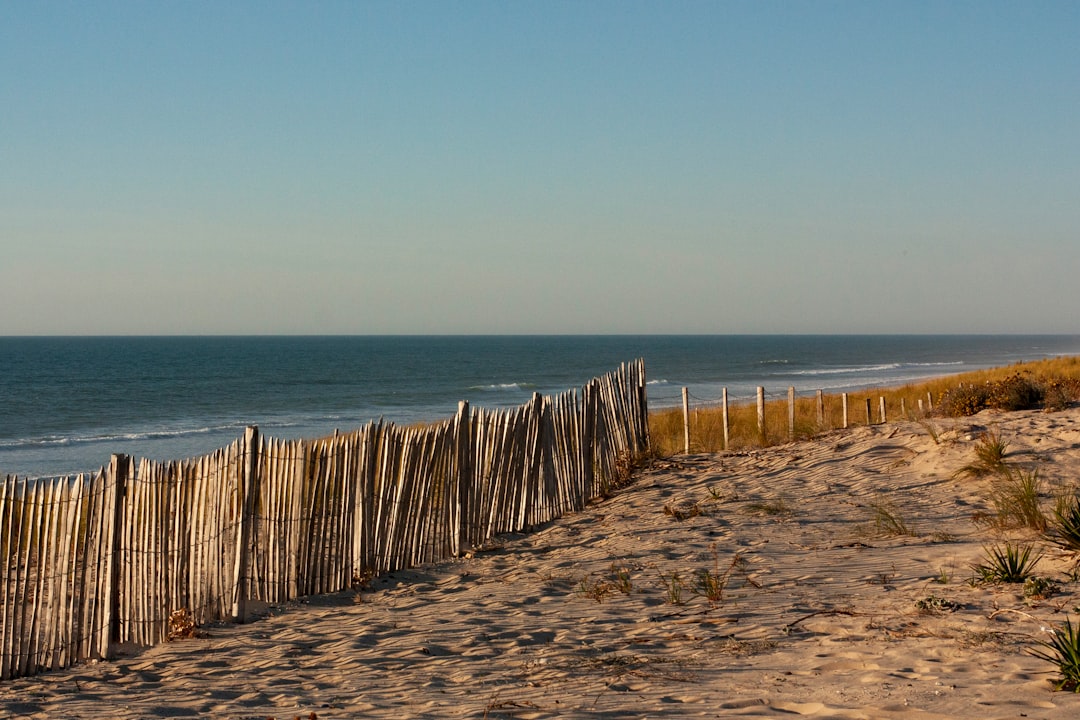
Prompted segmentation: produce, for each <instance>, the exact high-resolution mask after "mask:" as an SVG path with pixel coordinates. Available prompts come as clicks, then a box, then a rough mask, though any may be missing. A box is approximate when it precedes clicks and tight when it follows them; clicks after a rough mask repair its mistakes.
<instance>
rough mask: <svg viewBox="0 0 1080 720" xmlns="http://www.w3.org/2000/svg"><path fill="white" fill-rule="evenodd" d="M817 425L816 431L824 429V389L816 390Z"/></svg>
mask: <svg viewBox="0 0 1080 720" xmlns="http://www.w3.org/2000/svg"><path fill="white" fill-rule="evenodd" d="M817 426H818V432H821V431H822V430H824V429H825V391H823V390H818V391H817Z"/></svg>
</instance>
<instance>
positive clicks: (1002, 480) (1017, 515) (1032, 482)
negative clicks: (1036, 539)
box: [990, 468, 1047, 532]
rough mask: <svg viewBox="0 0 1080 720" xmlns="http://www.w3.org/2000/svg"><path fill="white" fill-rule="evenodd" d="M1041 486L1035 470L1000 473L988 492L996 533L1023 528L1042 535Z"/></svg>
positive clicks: (1045, 523)
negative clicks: (994, 512)
mask: <svg viewBox="0 0 1080 720" xmlns="http://www.w3.org/2000/svg"><path fill="white" fill-rule="evenodd" d="M1041 485H1042V483H1041V481H1040V480H1039V471H1038V469H1037V468H1035V469H1032V470H1021V469H1009V468H1006V469H1005V470H1003V471H1002V472H1001V473H1000V475H999V478H998V480H997V482H995V483H994V485H993V487H992V488H991V490H990V500H991V502H992V503H993V505H994V509H995V511H996V516H995V517H994V518H993V524H994V525H995V526H996V527H997V528H999V529H1006V528H1018V527H1023V528H1030V529H1032V530H1036V531H1038V532H1044V531H1045V530H1046V526H1047V520H1046V514H1045V513H1043V510H1042V502H1041V501H1040V499H1039V494H1040V490H1041Z"/></svg>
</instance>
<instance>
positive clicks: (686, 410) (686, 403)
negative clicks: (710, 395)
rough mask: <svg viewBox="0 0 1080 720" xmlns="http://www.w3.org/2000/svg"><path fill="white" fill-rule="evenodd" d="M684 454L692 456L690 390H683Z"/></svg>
mask: <svg viewBox="0 0 1080 720" xmlns="http://www.w3.org/2000/svg"><path fill="white" fill-rule="evenodd" d="M682 426H683V452H684V453H685V454H687V455H689V454H690V389H689V388H685V387H684V388H683V389H682Z"/></svg>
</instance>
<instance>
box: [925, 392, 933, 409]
mask: <svg viewBox="0 0 1080 720" xmlns="http://www.w3.org/2000/svg"><path fill="white" fill-rule="evenodd" d="M926 404H927V407H928V410H929V412H933V411H934V393H932V392H927V393H926Z"/></svg>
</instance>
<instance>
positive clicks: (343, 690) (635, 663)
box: [0, 409, 1080, 720]
mask: <svg viewBox="0 0 1080 720" xmlns="http://www.w3.org/2000/svg"><path fill="white" fill-rule="evenodd" d="M934 430H935V432H936V433H937V437H936V439H935V437H934V436H933V435H934V433H932V432H930V431H929V430H928V429H927V427H926V426H924V425H920V424H917V423H914V422H901V423H892V424H888V425H881V426H873V427H859V428H855V429H852V430H850V431H838V432H834V433H831V434H829V435H826V436H823V437H821V438H818V439H816V440H813V441H810V442H800V443H793V444H789V445H783V446H778V447H774V448H769V449H764V450H758V451H752V452H746V453H739V454H731V455H693V456H678V457H673V458H667V459H663V460H660V461H657V462H655V463H653V464H652V465H651V466H650V467H647V468H644V469H642V470H640V471H639V472H638V473H637V474H636V475H635V478H634V480H633V482H632V483H631V484H630V485H629V486H628V487H626V488H623V489H621V490H620V491H619V492H618V493H616V494H615V495H614V496H613V497H611V498H608V499H606V500H602V501H598V502H596V503H594V504H592V505H591V506H590V507H589V508H587V509H586V510H585V511H583V512H581V513H578V514H575V515H572V516H568V517H565V518H563V519H562V520H560V521H557V522H555V523H552V524H550V525H548V526H546V527H544V528H542V529H540V530H538V531H537V532H534V533H531V534H523V535H513V536H506V537H501V538H499V539H498V542H497V543H495V544H493V545H492V546H491V547H489V548H485V549H483V550H481V551H479V552H476V553H475V554H472V556H470V557H466V558H461V559H459V560H457V561H454V562H452V563H447V564H442V565H438V566H432V567H422V568H417V569H415V570H411V571H408V572H400V573H396V574H394V575H392V576H388V577H383V578H378V579H375V580H374V581H372V582H371V583H370V585H369V586H368V587H367V588H365V589H363V590H361V591H359V592H347V593H340V594H337V595H333V596H325V597H315V598H309V599H306V600H305V601H302V602H297V603H290V604H289V605H287V606H282V607H270V608H265V609H263V611H262V612H261V613H260V616H259V617H258V618H256V619H253V620H252V621H251V622H249V623H247V624H244V625H226V626H214V627H207V628H202V629H201V635H202V636H201V637H195V638H189V639H182V640H177V641H174V642H170V643H167V644H164V645H161V646H158V647H153V648H149V649H145V650H141V651H134V650H133V651H132V652H131V653H129V654H127V655H125V656H124V657H121V658H119V659H116V660H113V661H109V662H100V663H94V664H88V665H83V666H80V667H75V668H71V669H68V670H65V671H60V672H55V673H49V674H46V675H42V676H38V677H34V678H26V679H19V680H14V681H9V682H5V683H3V684H0V717H19V718H22V717H28V718H183V717H216V718H277V719H278V720H281V719H282V718H296V717H300V718H314V717H317V718H351V717H377V718H401V717H423V718H446V717H450V718H453V717H475V718H482V717H488V718H511V717H512V718H555V717H585V718H646V717H649V718H654V717H672V718H674V717H791V716H793V715H796V716H797V715H805V716H812V717H820V718H825V717H838V718H892V717H896V718H899V717H920V718H972V719H974V718H978V719H979V720H990V719H992V718H1019V717H1029V718H1074V717H1077V716H1078V715H1080V695H1074V694H1071V693H1065V692H1054V691H1053V688H1052V683H1051V680H1052V679H1053V678H1054V677H1055V676H1056V673H1055V672H1053V671H1054V668H1053V666H1051V665H1050V664H1049V663H1047V662H1046V661H1044V660H1040V659H1038V658H1035V657H1032V656H1031V655H1030V654H1029V653H1028V649H1029V648H1032V647H1034V645H1035V641H1036V640H1037V639H1040V638H1043V639H1045V638H1047V637H1048V636H1047V634H1046V631H1045V629H1046V628H1050V627H1053V626H1056V625H1058V624H1060V623H1061V622H1062V621H1063V620H1064V618H1065V617H1067V616H1070V617H1072V618H1073V619H1074V621H1075V619H1076V618H1077V617H1078V616H1080V607H1078V606H1080V591H1078V588H1080V585H1078V584H1077V583H1076V582H1073V581H1070V580H1069V579H1068V576H1067V572H1068V570H1069V568H1070V567H1071V563H1070V559H1069V558H1068V557H1066V556H1065V555H1064V554H1063V553H1062V552H1061V551H1059V550H1057V549H1056V548H1055V547H1054V546H1053V545H1051V544H1049V543H1046V542H1045V541H1042V540H1041V539H1040V538H1039V536H1038V535H1037V534H1035V533H1034V532H1033V531H1030V530H1016V529H1014V530H1000V529H995V528H994V527H993V526H992V525H991V524H989V523H987V522H977V521H976V519H978V518H979V517H986V515H987V514H988V513H991V512H992V511H993V508H992V503H991V499H990V492H989V491H990V484H991V482H993V481H992V480H991V479H990V478H969V477H962V478H957V477H955V473H956V471H957V470H959V469H960V468H962V467H963V466H965V465H966V464H968V463H970V462H971V461H972V459H973V453H974V448H975V446H976V444H977V443H978V436H979V434H980V433H981V432H983V431H986V430H993V431H995V432H997V433H999V434H1000V437H1001V438H1002V439H1003V440H1005V441H1006V442H1007V443H1008V456H1007V458H1006V459H1007V461H1008V462H1010V463H1013V464H1015V465H1017V466H1022V467H1027V468H1032V467H1036V466H1037V467H1038V469H1039V476H1040V477H1041V478H1042V479H1043V481H1044V484H1045V487H1044V499H1043V500H1044V509H1046V510H1047V511H1048V512H1049V510H1050V508H1051V507H1052V502H1053V492H1054V490H1055V489H1056V488H1058V487H1063V486H1068V485H1069V484H1070V483H1073V482H1076V481H1077V480H1078V479H1080V409H1073V410H1069V411H1066V412H1062V413H1042V412H1038V411H1025V412H1014V413H997V412H989V411H988V412H983V413H981V414H979V415H977V416H974V417H970V418H963V419H958V420H944V419H943V420H937V421H935V427H934ZM882 518H892V519H893V520H899V521H900V523H901V524H902V526H903V529H905V530H906V532H897V527H895V526H890V525H889V524H888V523H884V522H882ZM1006 539H1012V540H1027V541H1034V542H1038V543H1039V544H1040V547H1041V549H1042V550H1043V552H1044V557H1043V559H1042V560H1041V561H1040V562H1039V565H1038V567H1037V569H1036V574H1037V575H1039V576H1042V577H1045V578H1048V579H1050V580H1052V581H1053V582H1054V583H1055V584H1057V585H1058V588H1057V590H1056V592H1052V593H1050V594H1049V595H1048V596H1047V597H1044V598H1032V597H1025V596H1024V592H1023V589H1022V587H1021V586H1020V585H1016V584H1013V585H1008V584H1003V585H989V584H978V583H972V582H971V580H972V578H973V577H974V575H975V571H974V570H973V568H972V566H973V565H975V564H978V563H980V562H982V561H984V559H985V555H984V552H985V551H984V547H986V546H988V545H991V544H994V543H997V542H1002V541H1004V540H1006ZM710 579H712V580H713V583H712V587H711V588H710V587H707V585H708V582H705V583H703V580H705V581H708V580H710ZM706 595H711V596H712V597H711V598H710V597H706Z"/></svg>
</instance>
